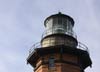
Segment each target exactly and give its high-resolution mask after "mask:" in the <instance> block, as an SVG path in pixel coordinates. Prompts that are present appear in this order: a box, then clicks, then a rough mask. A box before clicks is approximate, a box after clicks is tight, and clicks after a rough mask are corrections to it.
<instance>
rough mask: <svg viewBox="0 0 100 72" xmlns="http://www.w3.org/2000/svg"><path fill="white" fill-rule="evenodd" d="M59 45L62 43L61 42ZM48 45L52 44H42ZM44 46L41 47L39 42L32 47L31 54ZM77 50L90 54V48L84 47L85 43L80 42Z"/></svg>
mask: <svg viewBox="0 0 100 72" xmlns="http://www.w3.org/2000/svg"><path fill="white" fill-rule="evenodd" d="M59 43H61V42H59ZM46 44H50V43H45V44H42V45H46ZM42 45H41V43H40V42H38V43H36V44H34V45H32V47H31V48H30V50H29V54H31V53H33V52H34V51H35V49H36V48H41V47H42ZM77 49H81V50H84V51H87V52H89V50H88V47H87V46H86V45H84V44H83V43H81V42H78V46H77Z"/></svg>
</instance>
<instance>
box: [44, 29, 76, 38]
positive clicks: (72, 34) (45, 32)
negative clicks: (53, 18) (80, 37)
mask: <svg viewBox="0 0 100 72" xmlns="http://www.w3.org/2000/svg"><path fill="white" fill-rule="evenodd" d="M59 29H60V28H59ZM55 30H56V28H50V29H47V30H46V31H44V32H43V34H42V38H44V37H45V36H47V35H51V34H56V33H55V32H54V31H55ZM64 34H67V35H69V36H72V37H74V38H76V39H77V35H76V33H75V32H74V31H72V32H71V31H66V32H65V33H64Z"/></svg>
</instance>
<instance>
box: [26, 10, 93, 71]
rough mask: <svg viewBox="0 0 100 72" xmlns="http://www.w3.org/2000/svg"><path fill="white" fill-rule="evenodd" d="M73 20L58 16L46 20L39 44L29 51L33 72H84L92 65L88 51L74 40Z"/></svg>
mask: <svg viewBox="0 0 100 72" xmlns="http://www.w3.org/2000/svg"><path fill="white" fill-rule="evenodd" d="M74 24H75V23H74V20H73V18H72V17H70V16H68V15H66V14H62V13H61V12H59V13H57V14H54V15H51V16H49V17H47V18H46V19H45V21H44V26H45V32H44V33H43V34H42V38H41V41H40V42H39V43H37V44H34V45H33V46H32V48H31V49H30V51H29V56H28V58H27V63H28V64H30V65H31V66H32V67H33V68H34V72H84V70H85V69H86V68H87V67H88V66H91V65H92V61H91V59H90V56H89V52H88V47H87V46H85V45H84V44H83V43H80V42H79V41H78V40H77V35H76V34H75V32H74V31H73V27H74Z"/></svg>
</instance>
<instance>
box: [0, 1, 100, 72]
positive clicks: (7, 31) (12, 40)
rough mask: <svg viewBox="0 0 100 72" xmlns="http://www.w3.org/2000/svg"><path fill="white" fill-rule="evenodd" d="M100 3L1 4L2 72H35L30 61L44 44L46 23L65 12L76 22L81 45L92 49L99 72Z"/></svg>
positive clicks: (93, 71)
mask: <svg viewBox="0 0 100 72" xmlns="http://www.w3.org/2000/svg"><path fill="white" fill-rule="evenodd" d="M99 3H100V0H0V72H33V68H32V67H31V66H30V65H29V64H28V65H27V61H26V59H27V57H28V53H29V52H28V51H29V49H30V47H31V46H32V45H33V44H35V43H36V42H40V40H41V35H42V33H43V32H44V31H45V27H44V20H45V19H46V18H47V17H48V16H50V15H52V14H56V13H58V12H59V11H61V12H62V13H64V14H67V15H69V16H71V17H72V18H73V19H74V21H75V26H74V31H75V32H76V34H77V37H78V41H80V42H82V43H84V44H85V45H87V46H88V48H89V53H90V57H91V59H92V62H93V64H92V68H90V67H88V68H87V69H86V70H85V72H99V71H100V70H99V67H100V64H99V61H100V52H99V51H100V49H99V45H100V20H99V19H100V4H99Z"/></svg>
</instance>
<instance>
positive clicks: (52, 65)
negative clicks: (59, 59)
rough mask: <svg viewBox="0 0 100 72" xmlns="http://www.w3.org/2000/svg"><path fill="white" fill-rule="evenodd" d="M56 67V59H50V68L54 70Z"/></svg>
mask: <svg viewBox="0 0 100 72" xmlns="http://www.w3.org/2000/svg"><path fill="white" fill-rule="evenodd" d="M54 66H55V64H54V58H49V68H53V67H54Z"/></svg>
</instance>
